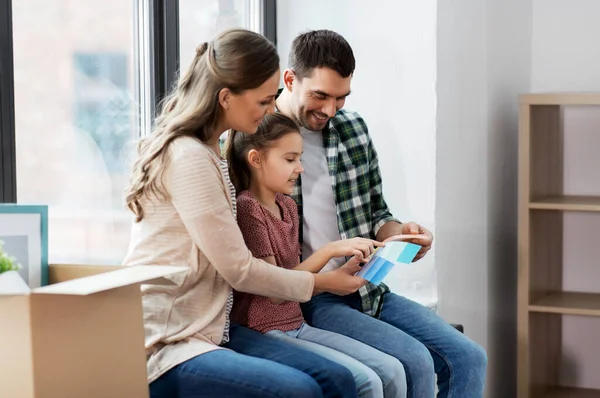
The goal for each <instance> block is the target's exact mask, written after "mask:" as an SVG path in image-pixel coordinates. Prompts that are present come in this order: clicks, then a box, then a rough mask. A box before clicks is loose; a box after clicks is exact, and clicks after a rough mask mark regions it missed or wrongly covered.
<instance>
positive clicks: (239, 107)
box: [225, 70, 279, 134]
mask: <svg viewBox="0 0 600 398" xmlns="http://www.w3.org/2000/svg"><path fill="white" fill-rule="evenodd" d="M278 89H279V70H277V72H275V73H274V74H273V76H271V77H270V78H269V79H267V80H266V81H265V82H264V83H263V84H262V85H260V86H259V87H257V88H254V89H251V90H246V91H244V92H242V93H241V94H233V93H232V94H230V98H229V109H226V112H225V114H226V117H227V122H228V125H229V127H230V128H232V129H234V130H237V131H241V132H244V133H247V134H254V133H256V130H257V128H258V125H259V124H260V123H261V121H262V119H263V117H265V115H266V114H267V113H273V112H275V96H276V95H277V90H278Z"/></svg>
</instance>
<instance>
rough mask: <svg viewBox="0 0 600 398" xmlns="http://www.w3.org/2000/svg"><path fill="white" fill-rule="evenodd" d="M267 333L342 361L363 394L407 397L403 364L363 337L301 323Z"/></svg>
mask: <svg viewBox="0 0 600 398" xmlns="http://www.w3.org/2000/svg"><path fill="white" fill-rule="evenodd" d="M267 335H268V336H273V337H276V338H279V339H281V340H283V341H286V342H288V343H289V344H293V345H296V346H298V347H301V348H304V349H307V350H309V351H312V352H314V353H316V354H319V355H321V356H322V357H325V358H327V359H331V360H332V361H334V362H337V363H339V364H340V365H343V366H344V367H346V368H348V369H349V370H350V371H351V372H352V374H353V375H354V382H355V383H356V388H357V390H358V396H359V397H361V398H381V397H385V398H406V376H405V374H404V367H403V366H402V364H401V363H400V362H399V361H398V360H397V359H396V358H394V357H392V356H391V355H388V354H385V353H383V352H381V351H379V350H376V349H375V348H373V347H371V346H368V345H366V344H364V343H361V342H360V341H356V340H354V339H351V338H350V337H346V336H344V335H341V334H338V333H333V332H330V331H328V330H323V329H317V328H314V327H311V326H308V325H307V324H306V323H304V324H302V326H301V327H300V328H299V329H296V330H292V331H290V332H282V331H279V330H273V331H270V332H268V333H267Z"/></svg>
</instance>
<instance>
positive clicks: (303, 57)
mask: <svg viewBox="0 0 600 398" xmlns="http://www.w3.org/2000/svg"><path fill="white" fill-rule="evenodd" d="M355 66H356V61H355V60H354V53H353V52H352V47H350V44H348V42H347V41H346V39H344V38H343V37H342V35H340V34H339V33H336V32H333V31H331V30H326V29H321V30H311V31H308V32H306V33H302V34H300V35H298V36H297V37H296V38H295V39H294V41H293V42H292V49H291V50H290V56H289V59H288V67H289V68H291V69H292V70H293V71H294V74H295V75H296V77H298V78H299V79H302V78H304V77H307V76H310V74H311V73H312V71H313V69H314V68H329V69H333V70H334V71H336V72H337V73H339V74H340V76H342V77H348V76H350V75H352V73H354V68H355Z"/></svg>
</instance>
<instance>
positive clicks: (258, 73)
mask: <svg viewBox="0 0 600 398" xmlns="http://www.w3.org/2000/svg"><path fill="white" fill-rule="evenodd" d="M278 85H279V57H278V55H277V51H276V49H275V46H274V45H273V44H271V43H270V42H269V41H268V40H266V39H265V38H264V37H262V36H261V35H259V34H256V33H253V32H249V31H245V30H231V31H227V32H224V33H222V34H221V35H219V36H218V37H217V38H215V39H214V41H213V42H211V43H204V44H203V45H201V46H200V47H198V49H197V51H196V56H195V58H194V60H193V62H192V65H191V66H190V68H189V70H188V71H187V72H186V73H185V74H184V75H183V76H182V78H181V79H180V82H179V84H178V86H177V87H176V88H175V89H174V90H173V92H172V93H171V94H170V96H169V97H168V98H167V99H166V101H165V103H164V106H163V110H162V113H161V114H160V116H159V117H158V118H157V120H156V125H155V126H156V127H155V131H154V132H153V134H152V135H150V136H148V137H146V138H144V139H142V140H141V142H140V144H139V146H138V150H139V155H138V159H137V161H136V163H135V165H134V170H133V175H132V177H131V182H130V186H129V187H128V189H127V192H126V201H127V206H128V208H129V209H130V210H131V211H132V212H133V214H134V215H135V222H134V225H133V229H132V237H131V244H130V248H129V252H128V254H127V256H126V258H125V261H124V264H125V265H137V264H157V265H185V266H187V267H188V270H187V272H184V273H181V274H177V275H174V276H172V277H171V279H172V281H173V282H174V285H172V286H145V287H144V291H143V293H144V294H143V306H144V326H145V331H146V342H145V343H146V352H147V361H148V362H147V364H148V378H149V382H150V391H151V396H152V398H159V397H180V398H192V397H194V398H195V397H214V396H219V397H224V396H232V397H287V396H294V397H321V396H326V397H341V396H349V397H355V396H356V386H355V384H354V382H353V378H352V374H351V373H350V371H348V370H347V369H346V368H344V367H341V366H340V365H338V364H336V363H334V362H331V361H328V360H326V359H325V358H322V357H319V356H318V355H316V354H312V353H310V352H307V351H304V350H302V349H299V348H295V347H293V346H290V345H286V344H285V343H283V342H280V341H278V340H275V339H269V338H268V337H267V336H262V335H260V334H259V333H256V335H257V336H256V338H252V339H251V340H252V344H244V345H243V348H240V347H236V349H237V351H238V352H237V353H235V352H233V351H231V350H227V348H228V346H231V345H233V343H235V339H236V337H235V333H239V334H240V336H241V337H240V338H243V339H244V341H248V340H247V339H248V336H247V333H248V332H252V331H250V330H247V329H244V330H241V331H238V330H237V329H235V328H231V330H230V328H229V311H230V310H231V305H232V294H231V291H232V288H235V289H236V290H239V291H244V292H248V293H255V294H261V295H265V296H270V297H278V298H280V299H284V300H294V301H299V302H306V301H307V300H309V299H310V297H311V296H312V295H314V294H317V293H319V292H323V291H329V292H332V293H337V294H349V293H352V292H354V291H356V290H357V289H358V288H360V287H361V286H362V285H363V284H364V283H365V281H364V280H363V279H362V278H358V277H356V276H354V273H355V272H356V271H357V269H358V266H357V265H350V264H348V265H347V266H345V267H343V268H341V269H339V270H337V271H332V272H329V273H323V274H312V273H310V272H306V271H293V270H285V269H282V268H278V267H273V266H272V265H270V264H268V263H266V262H264V261H262V260H258V259H255V258H253V257H252V255H251V253H250V251H249V250H248V248H247V247H246V246H245V245H244V240H243V237H242V234H241V232H240V230H239V228H238V226H237V223H236V220H235V213H234V211H235V206H234V204H235V202H234V200H235V197H234V195H232V188H231V183H230V182H229V181H228V177H227V176H226V174H225V171H226V166H225V163H224V162H223V160H222V159H221V157H220V149H219V137H220V135H221V134H222V133H223V132H225V131H227V130H229V129H235V130H238V131H244V132H247V133H253V132H255V131H256V129H257V128H258V125H259V124H260V122H261V120H262V118H263V117H264V116H265V114H267V113H272V112H273V111H274V100H275V95H276V93H277V89H278ZM354 250H355V249H354V248H353V247H350V246H349V247H348V252H347V253H346V255H351V254H352V253H353V252H354ZM230 340H231V341H230ZM240 351H243V352H244V353H245V354H248V355H250V356H247V355H242V354H240V353H239V352H240ZM258 357H260V358H258ZM267 359H270V360H272V361H269V360H267ZM276 362H277V363H276Z"/></svg>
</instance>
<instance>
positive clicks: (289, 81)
mask: <svg viewBox="0 0 600 398" xmlns="http://www.w3.org/2000/svg"><path fill="white" fill-rule="evenodd" d="M295 81H296V73H295V72H294V71H293V70H292V69H290V68H287V69H286V70H285V71H284V72H283V84H284V85H285V88H286V90H287V91H292V86H293V85H294V82H295Z"/></svg>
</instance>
